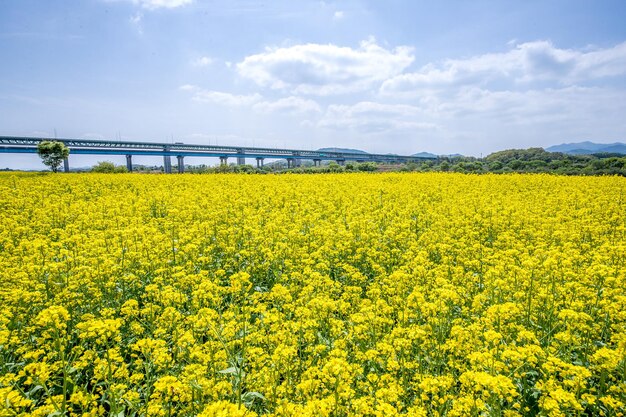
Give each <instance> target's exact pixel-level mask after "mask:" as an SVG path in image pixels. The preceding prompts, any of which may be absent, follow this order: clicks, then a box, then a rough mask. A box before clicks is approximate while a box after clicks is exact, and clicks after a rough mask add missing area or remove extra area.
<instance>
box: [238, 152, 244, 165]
mask: <svg viewBox="0 0 626 417" xmlns="http://www.w3.org/2000/svg"><path fill="white" fill-rule="evenodd" d="M237 153H238V154H243V153H244V151H243V149H237ZM245 164H246V157H245V156H238V157H237V165H245Z"/></svg>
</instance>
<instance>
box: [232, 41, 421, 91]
mask: <svg viewBox="0 0 626 417" xmlns="http://www.w3.org/2000/svg"><path fill="white" fill-rule="evenodd" d="M413 59H414V57H413V52H412V48H409V47H406V46H400V47H397V48H394V49H392V50H388V49H385V48H383V47H381V46H379V45H378V44H376V41H375V40H373V39H370V40H367V41H364V42H361V44H360V46H359V48H357V49H353V48H349V47H340V46H336V45H332V44H328V45H321V44H312V43H309V44H302V45H294V46H290V47H282V48H268V49H266V51H265V52H263V53H260V54H256V55H251V56H248V57H246V58H245V59H244V60H243V61H242V62H240V63H239V64H237V69H238V71H239V74H240V75H241V76H242V77H245V78H249V79H251V80H253V81H254V82H256V83H257V84H259V85H261V86H267V87H270V88H274V89H284V90H290V91H292V92H293V93H296V94H298V93H300V94H313V95H330V94H339V93H349V92H355V91H361V90H365V89H368V88H370V87H371V85H372V84H374V83H379V82H382V81H384V80H386V79H388V78H390V77H393V76H396V75H398V74H400V73H401V72H402V71H403V70H404V69H405V68H407V67H408V66H409V65H410V64H411V62H413Z"/></svg>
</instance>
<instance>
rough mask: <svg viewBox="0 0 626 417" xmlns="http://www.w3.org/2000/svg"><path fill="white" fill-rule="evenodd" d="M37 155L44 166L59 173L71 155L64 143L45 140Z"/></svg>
mask: <svg viewBox="0 0 626 417" xmlns="http://www.w3.org/2000/svg"><path fill="white" fill-rule="evenodd" d="M37 153H38V154H39V156H40V157H41V161H42V162H43V164H44V165H46V166H48V167H50V169H52V172H57V171H58V170H59V167H60V166H61V164H62V163H63V160H64V159H65V158H67V157H68V156H69V155H70V149H69V148H68V147H67V146H65V144H64V143H63V142H58V141H48V140H44V141H42V142H39V145H37Z"/></svg>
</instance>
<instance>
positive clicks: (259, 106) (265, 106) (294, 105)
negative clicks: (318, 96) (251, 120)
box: [253, 96, 322, 113]
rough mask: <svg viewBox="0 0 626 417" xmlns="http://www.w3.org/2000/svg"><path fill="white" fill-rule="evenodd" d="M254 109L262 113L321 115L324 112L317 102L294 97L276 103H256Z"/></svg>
mask: <svg viewBox="0 0 626 417" xmlns="http://www.w3.org/2000/svg"><path fill="white" fill-rule="evenodd" d="M253 109H254V110H255V111H258V112H261V113H275V112H279V113H320V112H321V111H322V110H321V109H320V106H319V104H317V103H316V102H315V101H313V100H307V99H303V98H300V97H294V96H291V97H285V98H281V99H279V100H276V101H262V102H259V103H256V104H255V105H254V106H253Z"/></svg>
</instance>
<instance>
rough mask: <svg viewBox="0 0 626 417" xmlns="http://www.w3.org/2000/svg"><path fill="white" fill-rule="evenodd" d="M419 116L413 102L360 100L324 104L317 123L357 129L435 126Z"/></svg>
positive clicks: (322, 125) (375, 129)
mask: <svg viewBox="0 0 626 417" xmlns="http://www.w3.org/2000/svg"><path fill="white" fill-rule="evenodd" d="M423 118H424V114H423V112H422V110H421V109H420V108H419V107H416V106H409V105H406V104H382V103H374V102H371V101H363V102H360V103H356V104H354V105H330V106H328V109H327V111H326V113H325V114H324V117H323V118H322V120H320V122H319V123H318V125H319V126H320V127H325V128H332V129H348V130H354V131H357V132H360V133H377V132H387V131H392V130H423V129H436V125H435V124H433V123H429V122H425V121H423Z"/></svg>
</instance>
